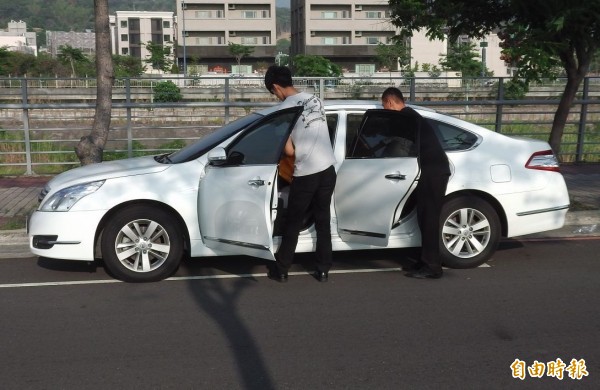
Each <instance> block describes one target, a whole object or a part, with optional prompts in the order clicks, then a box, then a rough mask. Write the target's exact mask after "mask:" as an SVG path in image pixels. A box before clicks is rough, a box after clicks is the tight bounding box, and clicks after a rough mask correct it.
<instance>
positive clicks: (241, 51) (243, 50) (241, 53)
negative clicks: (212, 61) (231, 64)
mask: <svg viewBox="0 0 600 390" xmlns="http://www.w3.org/2000/svg"><path fill="white" fill-rule="evenodd" d="M228 45H229V53H231V55H232V56H233V57H234V58H235V62H237V65H238V69H239V68H240V66H241V64H242V58H244V57H247V56H249V55H250V54H252V53H254V47H252V46H244V45H240V44H239V43H233V42H229V43H228Z"/></svg>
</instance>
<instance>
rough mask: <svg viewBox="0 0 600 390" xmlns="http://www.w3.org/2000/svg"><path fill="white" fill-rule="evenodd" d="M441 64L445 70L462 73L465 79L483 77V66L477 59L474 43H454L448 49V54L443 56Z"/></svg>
mask: <svg viewBox="0 0 600 390" xmlns="http://www.w3.org/2000/svg"><path fill="white" fill-rule="evenodd" d="M441 56H442V57H443V58H441V59H440V61H439V63H440V65H441V66H442V69H444V70H454V71H458V72H461V73H462V76H463V77H477V76H479V75H481V68H482V66H483V64H482V63H481V61H478V60H476V59H475V58H477V57H479V54H477V53H476V52H475V44H474V43H453V44H450V47H449V48H448V54H442V55H441ZM486 73H487V72H486Z"/></svg>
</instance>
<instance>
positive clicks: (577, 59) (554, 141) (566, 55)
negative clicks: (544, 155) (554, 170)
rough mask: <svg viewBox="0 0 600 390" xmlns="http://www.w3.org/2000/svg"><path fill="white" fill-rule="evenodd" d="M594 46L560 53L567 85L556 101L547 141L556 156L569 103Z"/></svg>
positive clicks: (588, 64)
mask: <svg viewBox="0 0 600 390" xmlns="http://www.w3.org/2000/svg"><path fill="white" fill-rule="evenodd" d="M594 50H595V48H589V49H588V50H585V49H583V48H581V47H578V48H572V49H571V50H568V49H567V50H566V51H564V52H562V53H560V58H561V60H562V62H563V64H564V65H565V71H566V73H567V85H566V86H565V90H564V92H563V95H562V96H561V98H560V102H559V103H558V108H557V109H556V113H555V114H554V120H553V121H552V130H550V138H549V140H548V142H549V143H550V147H551V148H552V151H553V152H554V154H556V155H557V156H558V155H559V153H560V145H561V141H562V136H563V133H564V130H565V125H566V124H567V119H568V117H569V112H570V111H571V105H572V104H573V101H574V100H575V96H576V95H577V90H578V89H579V86H580V85H581V81H583V78H584V77H585V75H586V74H587V72H588V69H589V66H590V62H591V59H592V53H594Z"/></svg>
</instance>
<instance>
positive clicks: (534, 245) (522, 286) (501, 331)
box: [0, 237, 600, 390]
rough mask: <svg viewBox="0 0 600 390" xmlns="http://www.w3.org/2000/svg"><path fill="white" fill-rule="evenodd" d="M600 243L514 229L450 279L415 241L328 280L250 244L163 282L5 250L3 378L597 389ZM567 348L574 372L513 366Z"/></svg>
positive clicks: (365, 256)
mask: <svg viewBox="0 0 600 390" xmlns="http://www.w3.org/2000/svg"><path fill="white" fill-rule="evenodd" d="M599 252H600V239H599V238H598V237H592V238H588V239H585V238H582V239H564V240H559V239H553V240H545V239H539V240H527V241H518V240H509V241H504V242H502V244H501V247H500V249H499V250H498V252H497V253H496V255H495V256H494V258H493V260H492V261H490V262H489V266H486V267H480V268H477V269H470V270H446V272H445V277H444V278H442V279H440V280H413V279H409V278H405V277H403V276H402V273H401V272H400V271H398V267H399V266H400V265H401V262H402V261H403V260H404V259H406V257H407V256H409V255H411V252H410V251H409V250H396V251H370V252H345V253H336V254H335V255H334V257H335V271H334V273H332V274H330V281H329V282H328V283H318V282H316V281H315V280H314V279H313V278H312V277H311V276H310V275H308V274H307V270H309V269H310V266H311V263H310V256H309V255H299V256H298V259H299V263H298V264H296V265H295V267H294V269H293V271H295V272H294V273H293V274H292V275H291V276H290V280H289V282H288V283H286V284H278V283H275V282H273V281H270V280H268V279H267V278H266V277H265V268H264V263H263V262H262V261H260V260H256V259H252V258H247V257H232V258H228V259H220V260H216V259H215V260H209V261H202V260H193V261H188V262H186V263H185V264H184V265H183V266H182V267H181V269H180V270H179V272H178V273H177V275H176V277H175V278H173V279H171V280H167V281H163V282H159V283H151V284H126V283H121V282H117V281H115V280H114V279H111V278H110V277H109V276H108V275H106V273H105V272H104V270H103V268H101V267H100V266H98V267H94V266H88V265H86V264H83V263H73V262H58V261H53V260H47V259H37V258H22V259H3V260H0V304H1V306H0V307H1V308H2V315H1V318H2V319H1V321H0V345H1V351H2V353H0V383H1V387H2V389H25V388H27V389H58V388H61V389H107V388H111V389H150V388H160V389H169V388H177V389H436V390H439V389H450V388H455V389H508V388H527V389H536V388H540V389H548V388H561V389H567V388H569V389H578V388H582V389H584V388H585V389H592V388H596V389H597V388H598V387H599V386H600V380H599V379H598V378H599V375H600V349H599V348H598V345H599V344H600V314H599V313H600V310H599V309H598V308H599V307H600V283H599V282H598V278H599V275H600V257H599V256H598V253H599ZM517 359H518V360H517ZM557 359H561V360H562V361H563V362H565V365H566V366H569V365H571V364H570V363H571V361H572V359H575V362H576V363H577V364H574V365H571V366H572V367H577V369H578V373H575V374H576V375H575V376H576V378H575V379H573V378H571V377H569V372H568V371H566V370H565V371H564V378H563V379H562V380H560V379H558V378H555V377H550V376H547V375H542V377H541V378H536V377H531V376H529V374H528V375H527V376H526V377H525V379H523V380H521V379H516V378H513V371H512V370H511V364H512V363H513V362H515V360H517V362H524V364H525V365H526V367H530V366H532V365H533V364H534V363H535V362H536V361H537V362H543V363H552V362H557ZM581 363H585V366H582V364H581ZM584 372H587V373H588V376H585V375H584ZM577 374H579V375H577ZM577 376H578V377H579V378H577Z"/></svg>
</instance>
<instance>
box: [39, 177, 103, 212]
mask: <svg viewBox="0 0 600 390" xmlns="http://www.w3.org/2000/svg"><path fill="white" fill-rule="evenodd" d="M102 184H104V180H99V181H93V182H91V183H84V184H78V185H75V186H71V187H67V188H64V189H62V190H60V191H58V192H57V193H55V194H54V195H52V196H51V197H50V198H49V199H48V200H47V201H46V202H44V204H43V205H42V207H41V209H40V210H42V211H69V210H70V209H71V207H73V206H74V205H75V203H77V202H78V201H79V199H81V198H83V197H84V196H87V195H89V194H93V193H94V192H96V190H97V189H98V188H100V187H102Z"/></svg>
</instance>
